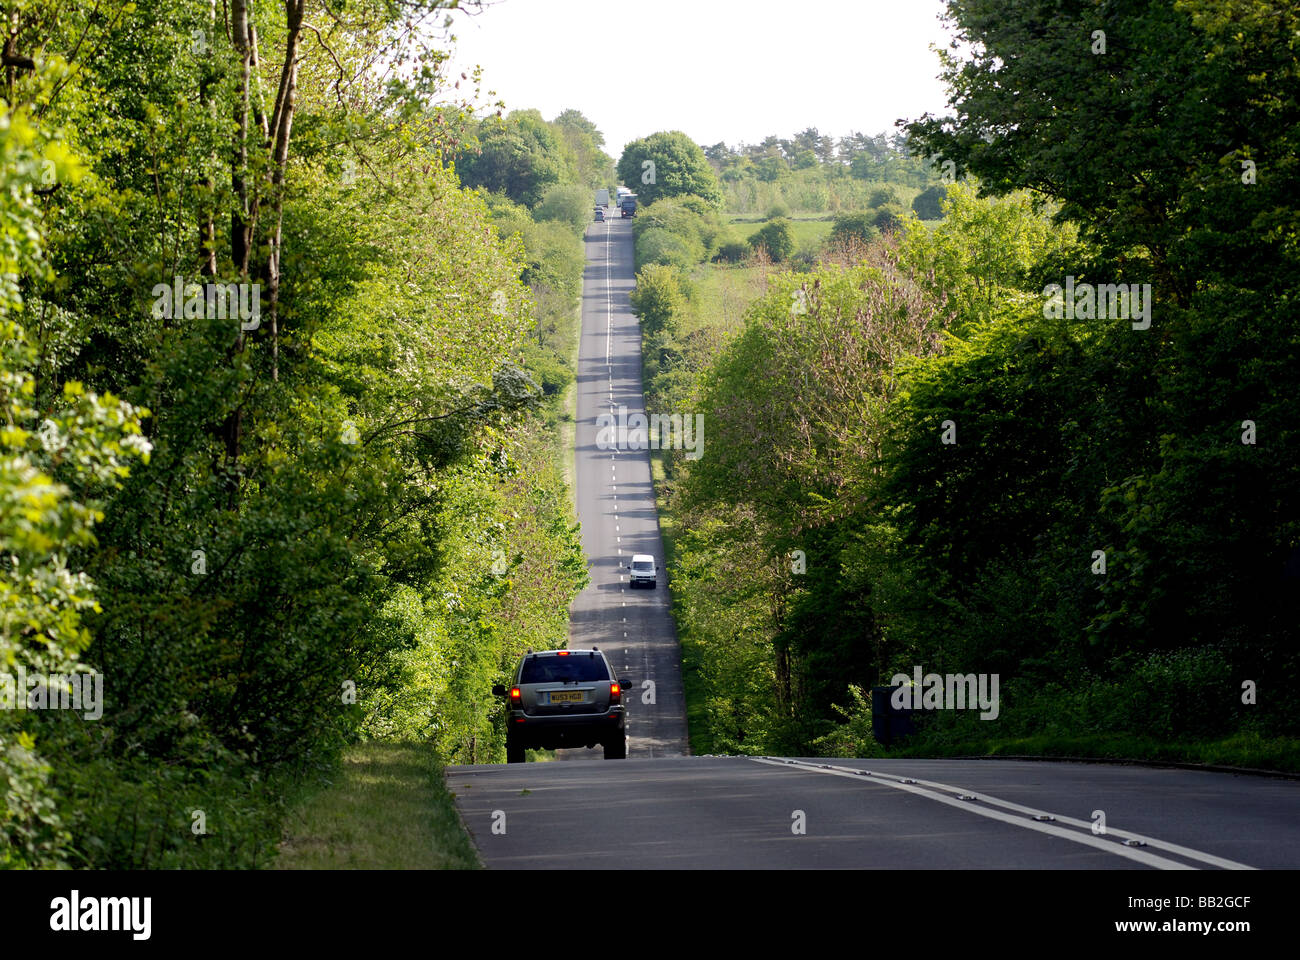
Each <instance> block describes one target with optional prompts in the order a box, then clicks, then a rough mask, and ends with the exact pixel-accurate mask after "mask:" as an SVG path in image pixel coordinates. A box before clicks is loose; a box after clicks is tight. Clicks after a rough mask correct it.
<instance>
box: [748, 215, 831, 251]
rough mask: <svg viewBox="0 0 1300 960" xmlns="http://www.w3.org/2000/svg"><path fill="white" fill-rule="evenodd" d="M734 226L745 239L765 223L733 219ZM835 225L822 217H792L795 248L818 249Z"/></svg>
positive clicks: (791, 225)
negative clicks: (815, 218) (810, 218)
mask: <svg viewBox="0 0 1300 960" xmlns="http://www.w3.org/2000/svg"><path fill="white" fill-rule="evenodd" d="M732 226H734V227H735V229H736V232H737V233H739V234H740V236H741V237H742V238H743V239H745V240H748V239H749V238H750V237H751V236H753V235H754V234H755V233H757V232H758V230H759V229H760V228H761V227H762V226H763V224H762V223H742V222H738V221H734V220H733V221H732ZM833 226H835V224H834V223H833V222H832V221H830V220H820V219H818V220H808V219H802V220H796V219H794V218H791V219H790V234H791V235H792V236H793V237H794V245H795V249H796V250H805V249H811V250H816V249H817V248H819V247H820V246H821V245H822V244H823V243H825V242H826V238H827V237H829V236H830V235H831V228H832V227H833Z"/></svg>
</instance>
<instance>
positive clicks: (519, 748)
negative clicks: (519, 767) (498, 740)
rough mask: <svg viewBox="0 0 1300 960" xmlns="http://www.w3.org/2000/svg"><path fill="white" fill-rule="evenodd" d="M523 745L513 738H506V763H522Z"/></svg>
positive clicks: (524, 758) (525, 758)
mask: <svg viewBox="0 0 1300 960" xmlns="http://www.w3.org/2000/svg"><path fill="white" fill-rule="evenodd" d="M526 760H527V757H525V756H524V745H523V744H522V743H520V742H519V741H517V740H515V738H514V737H506V763H524V762H525V761H526Z"/></svg>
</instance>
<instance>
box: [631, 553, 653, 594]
mask: <svg viewBox="0 0 1300 960" xmlns="http://www.w3.org/2000/svg"><path fill="white" fill-rule="evenodd" d="M627 569H628V571H629V573H628V578H627V579H628V586H630V587H641V586H645V587H649V588H650V589H651V590H653V589H654V588H655V574H656V573H657V572H658V569H659V568H658V567H657V566H656V565H655V558H654V557H652V556H650V554H648V553H638V554H636V555H635V556H633V557H632V562H631V563H629V564H628V565H627Z"/></svg>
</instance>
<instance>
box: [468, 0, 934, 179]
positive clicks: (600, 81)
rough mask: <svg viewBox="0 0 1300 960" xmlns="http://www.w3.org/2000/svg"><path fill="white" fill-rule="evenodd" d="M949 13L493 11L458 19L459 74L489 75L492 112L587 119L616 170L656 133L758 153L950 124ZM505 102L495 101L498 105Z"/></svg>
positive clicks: (519, 6)
mask: <svg viewBox="0 0 1300 960" xmlns="http://www.w3.org/2000/svg"><path fill="white" fill-rule="evenodd" d="M942 7H943V4H942V2H941V0H805V2H804V3H802V4H797V5H795V4H790V3H777V2H773V0H493V2H492V3H491V4H490V5H489V6H488V7H486V8H485V10H484V11H483V12H482V13H481V14H478V15H475V16H466V15H464V14H457V15H456V17H455V26H454V27H453V31H452V32H453V33H454V34H455V35H456V37H457V40H458V42H457V45H456V51H457V52H456V56H455V63H457V64H458V65H460V66H464V65H473V64H476V63H477V64H481V65H482V66H483V73H484V77H483V82H484V86H483V89H484V93H485V97H484V100H485V101H488V102H490V101H491V100H494V99H497V98H500V99H503V100H505V103H506V109H507V110H516V109H527V108H530V107H532V108H536V109H538V110H540V111H541V112H542V115H543V116H544V117H546V119H548V120H550V119H553V118H554V117H555V115H556V114H557V113H559V112H560V111H561V110H564V109H565V108H567V107H573V108H575V109H578V110H581V111H582V112H583V113H584V114H585V115H586V116H587V117H588V118H589V119H591V120H592V121H593V122H594V123H595V124H596V126H597V127H599V128H600V130H601V132H602V133H604V135H605V151H606V152H607V153H609V154H610V155H611V156H612V157H613V158H614V159H615V160H616V161H617V160H618V157H619V154H620V153H621V152H622V148H623V145H624V144H625V143H627V142H628V141H630V140H635V139H637V138H638V137H643V136H646V135H647V134H650V133H654V132H655V131H657V130H683V131H685V132H686V134H687V135H689V136H690V137H691V138H692V139H693V140H695V141H696V142H697V143H699V144H701V145H703V146H708V145H709V144H713V143H717V142H718V141H719V140H722V141H725V142H727V143H729V144H731V145H733V146H734V145H736V144H737V143H740V142H741V141H744V142H746V143H757V142H759V141H761V140H762V139H763V137H765V136H766V135H767V134H769V133H774V134H776V135H777V136H780V137H790V136H792V135H793V134H795V133H797V132H798V131H800V130H803V129H804V128H806V127H809V126H813V127H817V128H818V130H820V131H821V132H822V133H823V134H830V135H832V136H835V137H840V136H844V135H846V134H848V133H849V132H851V131H853V130H859V131H861V132H863V133H867V134H875V133H879V132H881V131H882V130H883V131H886V132H889V133H892V132H894V121H895V120H897V119H898V118H900V117H905V118H908V119H914V118H916V117H919V116H921V114H923V113H925V112H926V111H930V112H932V113H943V112H946V111H945V106H946V103H947V99H946V97H945V92H944V88H943V85H942V84H941V83H940V82H939V81H938V80H937V79H936V78H935V75H936V74H937V73H938V69H939V61H938V57H937V56H936V55H935V53H934V52H933V51H931V49H930V45H931V44H936V45H939V46H946V45H947V43H948V42H949V40H950V37H948V36H947V34H946V33H945V32H944V29H943V27H942V26H941V24H940V23H939V21H938V19H937V18H938V14H939V12H940V10H941V9H942ZM489 90H494V91H495V92H496V97H487V96H486V92H487V91H489Z"/></svg>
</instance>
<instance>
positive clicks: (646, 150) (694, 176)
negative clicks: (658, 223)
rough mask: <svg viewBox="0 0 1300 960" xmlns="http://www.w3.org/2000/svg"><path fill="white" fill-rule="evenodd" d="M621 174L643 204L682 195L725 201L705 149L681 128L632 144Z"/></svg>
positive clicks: (622, 159) (621, 161)
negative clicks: (680, 129)
mask: <svg viewBox="0 0 1300 960" xmlns="http://www.w3.org/2000/svg"><path fill="white" fill-rule="evenodd" d="M618 177H619V179H620V180H621V181H622V182H623V183H624V184H625V185H626V186H627V187H629V188H630V189H631V190H632V192H633V193H635V194H636V195H637V196H638V197H639V198H640V202H641V204H642V205H646V204H650V203H654V202H655V201H656V200H658V199H660V198H661V197H676V196H681V195H683V194H693V195H694V196H697V197H701V198H703V199H704V200H705V201H706V202H707V203H709V204H713V205H720V204H721V203H722V188H721V186H720V184H719V183H718V178H717V175H716V174H715V173H714V172H713V168H712V167H710V166H709V161H708V160H706V159H705V157H704V151H703V150H701V149H700V146H699V144H697V143H696V142H695V141H694V140H692V139H691V138H690V137H688V136H687V135H686V134H684V133H682V132H681V131H679V130H673V131H668V132H661V133H653V134H651V135H650V136H648V137H645V138H643V139H640V140H633V141H632V142H631V143H629V144H628V145H627V146H626V147H624V148H623V155H622V156H621V157H620V158H619V161H618Z"/></svg>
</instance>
